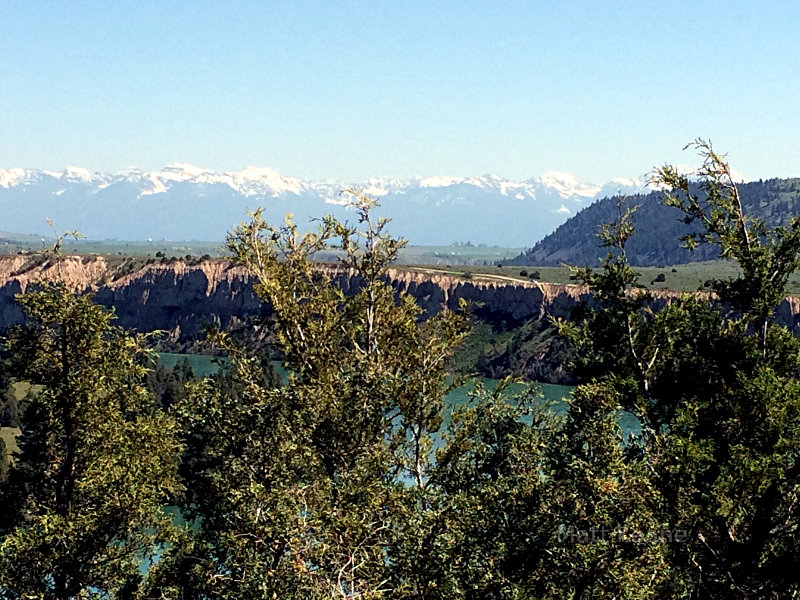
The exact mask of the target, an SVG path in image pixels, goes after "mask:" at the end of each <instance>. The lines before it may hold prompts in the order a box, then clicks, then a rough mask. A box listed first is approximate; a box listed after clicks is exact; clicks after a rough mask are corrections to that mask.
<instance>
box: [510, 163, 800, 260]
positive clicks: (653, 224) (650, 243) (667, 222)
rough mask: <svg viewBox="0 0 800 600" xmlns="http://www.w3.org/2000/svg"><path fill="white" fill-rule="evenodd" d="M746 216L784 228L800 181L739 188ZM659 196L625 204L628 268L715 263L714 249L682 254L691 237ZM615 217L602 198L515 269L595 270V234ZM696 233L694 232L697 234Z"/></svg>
mask: <svg viewBox="0 0 800 600" xmlns="http://www.w3.org/2000/svg"><path fill="white" fill-rule="evenodd" d="M739 192H740V194H741V198H742V203H743V205H744V212H745V214H746V215H748V216H751V217H755V218H760V219H764V220H765V221H766V222H767V224H768V225H771V226H775V225H785V224H786V223H787V222H788V220H789V218H790V217H791V216H792V215H796V214H798V213H799V212H800V179H798V178H793V179H768V180H766V181H753V182H750V183H744V184H741V185H740V186H739ZM662 197H663V194H662V193H661V192H652V193H650V194H647V195H636V196H631V197H629V198H626V199H625V205H626V206H638V209H637V210H636V214H635V217H634V225H635V227H636V233H635V234H634V235H633V236H631V238H630V240H628V243H627V245H626V253H627V255H628V260H629V261H630V264H632V265H635V266H649V265H677V264H683V263H687V262H694V261H702V260H711V259H714V258H716V257H717V253H718V249H717V247H716V246H713V245H701V246H699V247H698V248H697V249H695V250H694V251H693V252H690V251H688V250H686V249H685V248H681V247H680V246H679V244H678V240H679V239H680V238H681V236H683V235H685V234H686V233H689V232H690V231H693V230H692V229H691V228H690V227H689V226H688V225H686V224H685V223H684V220H683V219H684V214H683V213H682V212H681V211H680V210H678V209H677V208H673V207H668V206H665V205H664V204H663V202H662ZM617 215H618V208H617V198H603V199H602V200H598V201H597V202H595V203H594V204H592V205H591V206H588V207H587V208H585V209H583V210H582V211H581V212H579V213H578V214H576V215H575V216H574V217H572V218H571V219H569V220H568V221H567V222H565V223H564V224H562V225H561V226H560V227H558V229H556V230H555V231H554V232H553V233H551V234H550V235H548V236H547V237H545V238H544V239H543V240H541V241H540V242H538V243H537V244H536V245H535V246H533V248H531V249H530V250H528V251H527V252H525V253H524V254H522V255H520V256H518V257H517V258H516V259H514V261H513V264H518V265H540V266H548V265H559V264H561V263H566V264H573V265H580V266H598V265H599V261H600V259H601V258H602V257H603V256H605V249H604V248H602V247H601V245H600V239H599V238H598V237H597V235H596V234H597V232H598V230H599V228H600V226H601V224H603V223H609V222H612V221H614V220H615V219H616V218H617ZM695 231H696V229H695Z"/></svg>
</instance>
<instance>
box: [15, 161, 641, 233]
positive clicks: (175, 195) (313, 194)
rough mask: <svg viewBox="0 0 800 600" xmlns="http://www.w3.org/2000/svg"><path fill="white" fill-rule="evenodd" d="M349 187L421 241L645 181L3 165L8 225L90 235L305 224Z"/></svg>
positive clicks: (552, 212)
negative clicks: (260, 221)
mask: <svg viewBox="0 0 800 600" xmlns="http://www.w3.org/2000/svg"><path fill="white" fill-rule="evenodd" d="M350 188H353V189H358V190H363V191H364V192H366V193H367V194H370V195H372V196H374V197H376V198H378V199H379V201H380V203H381V209H380V210H379V213H380V214H382V215H385V216H387V217H390V218H391V219H392V221H393V222H392V225H391V230H392V232H393V233H395V234H396V235H402V236H403V237H406V238H407V239H409V240H410V242H411V243H413V244H425V245H446V244H450V243H453V242H467V241H471V242H473V243H476V244H478V243H484V244H489V245H500V246H518V247H519V246H528V245H530V244H531V243H532V242H533V241H535V240H537V239H540V238H542V237H543V236H545V235H546V234H548V233H550V232H551V231H553V229H554V228H555V227H557V226H558V225H559V224H561V223H563V222H564V220H566V219H567V218H568V217H569V216H570V215H572V214H575V212H576V211H578V210H580V209H581V208H583V207H584V206H586V205H587V204H588V203H590V202H592V201H593V200H595V199H597V198H601V197H604V196H610V195H614V194H617V193H620V192H621V193H627V194H630V193H637V192H641V191H643V190H646V189H647V188H646V186H645V185H644V184H643V183H642V182H641V181H639V180H637V179H615V180H612V181H610V182H608V183H606V184H603V185H594V184H589V183H585V182H582V181H579V180H578V179H577V178H575V177H574V176H573V175H571V174H569V173H564V172H559V171H551V172H549V173H546V174H544V175H542V176H541V177H538V178H535V179H529V180H526V181H521V182H518V181H512V180H508V179H504V178H502V177H499V176H496V175H484V176H480V177H416V178H413V179H407V180H400V179H392V178H386V177H384V178H372V179H369V180H367V181H366V182H356V183H349V182H339V181H306V180H302V179H299V178H296V177H287V176H283V175H281V174H279V173H277V172H276V171H274V170H272V169H268V168H261V167H247V168H246V169H244V170H241V171H231V172H226V173H215V172H213V171H210V170H208V169H202V168H200V167H195V166H193V165H189V164H186V163H176V164H172V165H168V166H167V167H165V168H163V169H161V170H158V171H142V170H140V169H135V168H131V169H128V170H126V171H121V172H117V173H102V172H91V171H89V170H87V169H84V168H81V167H67V168H66V169H64V170H62V171H49V170H34V169H22V168H12V169H0V207H1V208H2V213H1V214H2V217H0V218H1V219H2V220H1V221H0V229H4V230H8V231H19V232H22V233H41V232H44V231H46V229H47V228H46V225H45V219H46V218H52V219H53V220H54V221H55V223H56V227H57V228H58V229H78V230H80V231H81V232H83V233H84V234H85V235H87V236H89V237H90V238H92V239H120V240H136V239H148V238H150V239H168V240H191V239H194V240H222V239H224V236H225V233H226V232H227V231H228V230H229V229H230V228H231V227H232V226H233V225H235V224H236V223H239V222H241V221H242V220H244V219H245V212H246V210H248V209H254V208H256V207H258V206H263V207H264V210H265V214H266V217H267V219H268V220H271V221H273V222H275V221H281V220H282V219H283V216H284V214H285V213H293V214H294V216H295V220H296V221H297V222H298V223H301V224H304V223H307V222H308V220H309V219H311V218H312V217H320V216H322V215H323V214H324V213H326V212H331V213H334V214H336V215H337V216H339V217H346V216H347V215H348V213H347V212H346V210H347V209H346V208H345V207H344V206H343V205H344V204H345V200H344V199H343V198H342V196H341V193H342V191H343V190H346V189H350Z"/></svg>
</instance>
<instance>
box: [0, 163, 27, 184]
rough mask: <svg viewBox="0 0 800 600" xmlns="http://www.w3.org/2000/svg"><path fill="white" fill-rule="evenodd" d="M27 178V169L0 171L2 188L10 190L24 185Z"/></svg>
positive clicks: (15, 168) (16, 168) (17, 168)
mask: <svg viewBox="0 0 800 600" xmlns="http://www.w3.org/2000/svg"><path fill="white" fill-rule="evenodd" d="M25 177H26V171H25V169H21V168H19V167H14V168H13V169H0V187H4V188H10V187H14V186H15V185H20V184H21V183H24V181H25Z"/></svg>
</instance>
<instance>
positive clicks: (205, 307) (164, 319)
mask: <svg viewBox="0 0 800 600" xmlns="http://www.w3.org/2000/svg"><path fill="white" fill-rule="evenodd" d="M126 265H127V266H126ZM326 272H327V273H328V275H329V276H330V277H331V281H332V283H333V284H334V285H337V286H339V287H341V288H342V290H344V291H345V293H348V292H354V291H356V290H357V289H358V288H359V287H360V286H361V281H360V280H359V278H358V277H357V276H355V275H354V274H352V273H348V272H346V271H342V270H336V269H333V268H327V269H326ZM58 277H60V278H62V279H63V280H65V281H66V282H67V283H68V284H69V285H71V286H73V287H74V288H75V289H76V290H81V291H84V290H87V291H88V290H91V291H93V292H94V294H95V299H96V301H97V302H98V303H99V304H102V305H104V306H107V307H113V308H114V310H115V311H116V314H117V317H118V323H119V324H120V325H122V326H123V327H128V328H132V329H135V330H137V331H141V332H145V331H152V330H155V329H164V330H168V331H171V332H173V334H174V335H177V336H180V337H181V338H186V337H192V336H196V335H197V334H198V333H200V332H201V331H202V330H203V328H204V326H205V325H206V324H214V325H218V326H220V327H223V328H224V327H229V326H231V325H232V324H236V323H238V322H241V321H242V320H243V319H245V318H247V317H248V316H251V315H254V314H255V315H257V314H265V313H266V312H268V308H267V307H265V306H264V305H263V304H262V303H261V302H260V300H259V299H258V297H257V296H256V295H255V293H254V292H253V278H252V277H251V275H250V274H249V273H247V272H246V271H245V270H243V269H242V268H240V267H236V266H233V265H232V264H231V263H229V262H227V261H224V260H207V261H203V262H200V263H197V264H187V263H186V262H183V261H176V262H171V263H166V264H161V263H158V262H155V263H152V264H147V265H144V266H140V267H139V268H136V269H134V270H132V271H130V263H126V262H122V263H121V264H119V263H118V264H116V265H114V264H111V263H110V262H109V261H107V260H106V259H105V258H103V257H101V256H96V257H78V256H67V257H64V258H63V259H62V260H61V261H60V262H59V263H55V262H43V261H42V259H38V258H33V257H29V256H22V255H11V256H5V257H0V329H5V328H6V327H8V326H9V325H12V324H15V323H20V322H21V321H22V318H23V315H22V311H21V310H20V307H19V305H18V304H17V303H16V301H15V300H14V296H15V294H18V293H20V292H24V291H25V290H26V289H28V288H29V287H30V286H35V285H36V284H37V282H39V281H41V280H43V279H45V280H47V279H55V278H58ZM388 280H389V282H390V283H391V285H392V286H393V287H394V288H395V289H396V290H397V291H398V292H405V293H408V294H410V295H411V296H413V297H414V298H415V299H416V301H417V302H418V303H419V305H420V307H421V308H422V309H423V311H424V313H425V314H426V315H428V316H430V315H433V314H435V313H437V312H438V311H439V310H441V309H442V307H448V308H451V309H456V308H457V307H458V303H459V300H460V299H462V298H463V299H465V300H468V301H470V302H473V303H474V304H475V312H477V313H478V314H479V315H481V316H484V317H487V318H490V319H499V320H505V321H507V322H509V323H519V322H522V321H525V320H527V319H530V318H533V317H541V316H543V315H546V314H552V315H556V316H564V317H566V316H568V315H569V313H570V311H571V309H572V308H573V307H574V306H575V304H576V303H577V302H579V301H580V300H582V299H586V298H588V295H587V294H586V291H585V290H584V289H582V288H580V287H579V286H574V285H556V284H548V283H532V282H530V283H529V282H522V281H520V282H512V281H491V280H465V279H462V278H459V277H452V276H448V275H442V274H427V273H421V272H414V271H406V270H401V269H391V270H390V271H389V273H388Z"/></svg>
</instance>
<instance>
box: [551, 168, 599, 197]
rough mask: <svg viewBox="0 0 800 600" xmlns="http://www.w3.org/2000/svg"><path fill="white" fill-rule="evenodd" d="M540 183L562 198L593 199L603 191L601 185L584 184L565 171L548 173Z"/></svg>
mask: <svg viewBox="0 0 800 600" xmlns="http://www.w3.org/2000/svg"><path fill="white" fill-rule="evenodd" d="M539 182H540V183H541V184H542V185H544V186H546V187H549V188H551V189H553V190H555V191H556V192H557V193H558V194H559V195H560V196H561V197H562V198H569V197H571V196H581V197H583V198H591V197H593V196H596V195H597V194H599V193H600V190H601V189H602V188H601V187H600V186H599V185H592V184H590V183H583V182H581V181H579V180H578V178H577V177H575V175H573V174H572V173H566V172H564V171H548V172H547V173H545V174H544V175H542V176H541V177H539Z"/></svg>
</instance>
